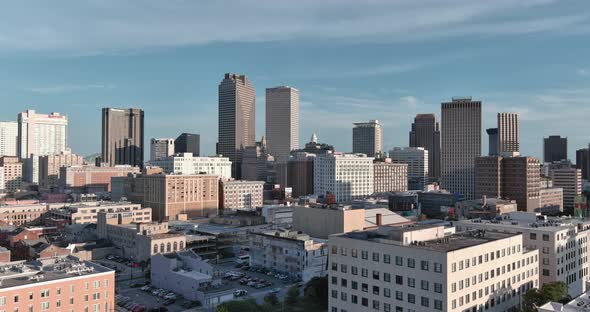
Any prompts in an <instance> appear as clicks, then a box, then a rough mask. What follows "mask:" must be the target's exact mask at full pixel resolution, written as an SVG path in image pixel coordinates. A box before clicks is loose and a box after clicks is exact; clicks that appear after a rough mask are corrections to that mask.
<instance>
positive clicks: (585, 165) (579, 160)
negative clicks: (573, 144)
mask: <svg viewBox="0 0 590 312" xmlns="http://www.w3.org/2000/svg"><path fill="white" fill-rule="evenodd" d="M589 164H590V149H588V148H582V149H579V150H577V151H576V168H578V169H580V170H581V171H582V179H583V180H588V176H590V175H589V173H590V166H589Z"/></svg>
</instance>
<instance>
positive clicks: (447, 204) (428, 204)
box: [418, 190, 465, 218]
mask: <svg viewBox="0 0 590 312" xmlns="http://www.w3.org/2000/svg"><path fill="white" fill-rule="evenodd" d="M462 200H465V197H464V196H463V195H462V194H459V193H456V194H453V193H450V192H447V191H440V190H434V191H428V192H418V202H419V203H420V209H421V212H422V213H423V214H425V215H426V216H427V217H429V218H444V217H445V216H447V215H448V214H449V213H450V212H451V211H453V210H454V208H455V207H456V205H457V202H460V201H462Z"/></svg>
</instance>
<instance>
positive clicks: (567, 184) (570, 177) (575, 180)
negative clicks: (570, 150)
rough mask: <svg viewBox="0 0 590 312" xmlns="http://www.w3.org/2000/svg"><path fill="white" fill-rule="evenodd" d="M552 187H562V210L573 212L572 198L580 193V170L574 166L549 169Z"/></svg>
mask: <svg viewBox="0 0 590 312" xmlns="http://www.w3.org/2000/svg"><path fill="white" fill-rule="evenodd" d="M549 176H550V177H551V180H552V181H553V186H554V187H560V188H562V189H563V210H564V211H566V212H568V213H573V210H574V198H575V197H576V196H580V195H581V194H582V171H581V170H580V169H576V168H559V169H550V171H549Z"/></svg>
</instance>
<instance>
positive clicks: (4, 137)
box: [0, 121, 18, 156]
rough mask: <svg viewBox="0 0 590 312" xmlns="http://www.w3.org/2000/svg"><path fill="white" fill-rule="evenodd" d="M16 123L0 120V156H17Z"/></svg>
mask: <svg viewBox="0 0 590 312" xmlns="http://www.w3.org/2000/svg"><path fill="white" fill-rule="evenodd" d="M17 152H18V123H17V122H15V121H0V156H18V154H17Z"/></svg>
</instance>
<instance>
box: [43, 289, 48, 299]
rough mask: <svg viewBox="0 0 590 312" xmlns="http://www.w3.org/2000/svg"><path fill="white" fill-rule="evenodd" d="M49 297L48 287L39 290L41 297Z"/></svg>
mask: <svg viewBox="0 0 590 312" xmlns="http://www.w3.org/2000/svg"><path fill="white" fill-rule="evenodd" d="M47 297H49V289H43V290H42V291H41V298H47Z"/></svg>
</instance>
